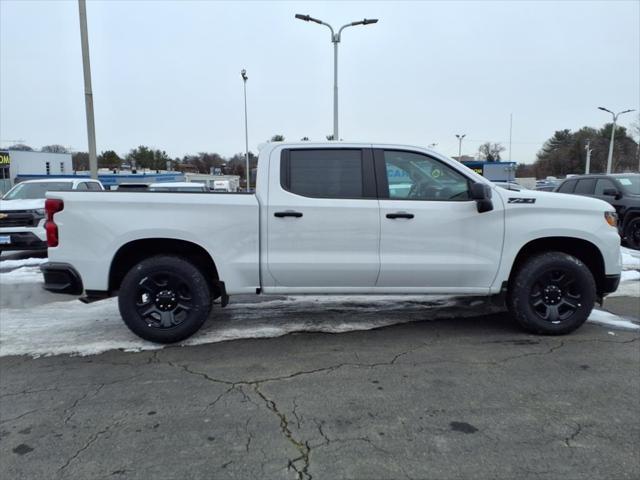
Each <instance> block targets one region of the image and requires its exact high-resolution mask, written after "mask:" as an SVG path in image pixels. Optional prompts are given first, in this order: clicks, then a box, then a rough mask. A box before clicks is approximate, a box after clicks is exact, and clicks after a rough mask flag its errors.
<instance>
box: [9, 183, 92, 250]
mask: <svg viewBox="0 0 640 480" xmlns="http://www.w3.org/2000/svg"><path fill="white" fill-rule="evenodd" d="M69 190H77V191H90V190H93V191H99V190H104V187H103V186H102V183H100V182H99V181H98V180H91V179H85V178H82V179H65V178H57V179H54V180H28V181H25V182H21V183H18V184H17V185H15V186H14V187H13V188H12V189H11V190H9V191H8V192H7V193H6V194H5V195H4V196H3V197H2V200H1V201H0V252H1V251H4V250H46V249H47V234H46V231H45V226H44V224H45V211H44V204H45V196H46V193H47V192H48V191H69Z"/></svg>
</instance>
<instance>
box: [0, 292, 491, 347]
mask: <svg viewBox="0 0 640 480" xmlns="http://www.w3.org/2000/svg"><path fill="white" fill-rule="evenodd" d="M457 301H458V300H454V299H453V298H451V297H442V296H440V297H424V296H422V297H419V296H416V297H399V296H389V297H387V296H384V297H382V296H379V297H378V296H376V297H374V296H369V297H367V296H361V297H337V298H336V297H300V298H295V297H290V298H286V299H277V300H272V301H266V302H260V303H238V304H231V305H229V306H228V307H227V308H225V309H220V307H219V306H214V308H215V309H216V312H215V317H214V318H213V319H210V320H208V321H207V322H206V323H205V325H204V327H203V328H202V329H201V330H200V331H199V332H198V333H197V334H196V335H194V336H193V337H191V338H190V339H188V340H187V341H185V342H184V344H183V345H200V344H205V343H216V342H222V341H225V340H236V339H246V338H267V337H278V336H282V335H286V334H288V333H293V332H327V333H342V332H350V331H357V330H370V329H373V328H379V327H384V326H388V325H394V324H401V323H406V322H412V321H418V320H435V319H439V318H454V317H458V318H459V317H465V316H466V317H469V316H475V315H481V314H484V313H490V312H491V311H494V310H492V309H495V307H490V306H488V304H487V303H486V302H484V301H481V302H477V301H472V302H470V303H469V302H467V304H466V305H464V306H459V305H458V304H457ZM159 348H162V345H157V344H154V343H150V342H146V341H144V340H142V339H140V338H138V337H137V336H136V335H134V334H133V333H131V332H130V331H129V330H128V329H127V327H126V326H125V325H124V324H123V322H122V320H121V318H120V314H119V312H118V307H117V300H116V299H115V298H112V299H108V300H104V301H100V302H96V303H92V304H88V305H85V304H83V303H81V302H78V301H69V302H56V303H51V304H48V305H44V306H38V307H35V308H30V309H3V310H2V312H1V319H0V356H7V355H32V356H41V355H58V354H77V355H93V354H98V353H101V352H105V351H107V350H113V349H123V350H126V351H141V350H154V349H159Z"/></svg>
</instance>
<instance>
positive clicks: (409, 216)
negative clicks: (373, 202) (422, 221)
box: [387, 212, 413, 219]
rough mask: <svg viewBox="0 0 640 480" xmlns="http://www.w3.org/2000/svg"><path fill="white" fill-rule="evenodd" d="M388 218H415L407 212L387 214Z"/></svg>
mask: <svg viewBox="0 0 640 480" xmlns="http://www.w3.org/2000/svg"><path fill="white" fill-rule="evenodd" d="M387 218H391V219H396V218H409V219H411V218H413V213H407V212H396V213H387Z"/></svg>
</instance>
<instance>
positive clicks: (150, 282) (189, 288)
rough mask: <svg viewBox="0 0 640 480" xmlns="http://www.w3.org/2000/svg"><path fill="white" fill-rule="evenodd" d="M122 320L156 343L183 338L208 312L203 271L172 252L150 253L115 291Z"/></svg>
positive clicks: (130, 327) (197, 326)
mask: <svg viewBox="0 0 640 480" xmlns="http://www.w3.org/2000/svg"><path fill="white" fill-rule="evenodd" d="M118 307H119V308H120V315H122V319H123V320H124V323H125V324H126V325H127V327H129V329H130V330H131V331H132V332H133V333H135V334H136V335H138V336H140V337H142V338H144V339H145V340H149V341H152V342H157V343H173V342H179V341H181V340H184V339H186V338H188V337H190V336H191V335H193V334H194V333H195V332H197V331H198V330H199V329H200V327H201V326H202V324H203V323H204V322H205V320H206V319H207V317H208V316H209V312H210V310H211V292H210V289H209V285H208V283H207V280H206V278H205V277H204V275H203V274H202V272H201V271H200V270H199V269H198V268H197V267H196V266H194V265H193V264H192V263H190V262H189V261H187V260H185V259H183V258H180V257H174V256H164V255H162V256H156V257H150V258H147V259H145V260H143V261H142V262H140V263H138V264H137V265H135V266H134V267H133V268H132V269H131V270H130V271H129V272H128V273H127V274H126V275H125V277H124V279H123V281H122V284H121V286H120V292H119V294H118Z"/></svg>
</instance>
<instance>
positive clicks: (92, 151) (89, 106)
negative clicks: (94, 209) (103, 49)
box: [78, 0, 98, 179]
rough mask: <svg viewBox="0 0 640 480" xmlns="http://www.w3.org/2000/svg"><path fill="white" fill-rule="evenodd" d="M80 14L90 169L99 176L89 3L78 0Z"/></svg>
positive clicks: (92, 175)
mask: <svg viewBox="0 0 640 480" xmlns="http://www.w3.org/2000/svg"><path fill="white" fill-rule="evenodd" d="M78 10H79V14H80V45H81V47H82V70H83V73H84V104H85V110H86V115H87V137H88V144H89V145H88V146H89V170H90V171H91V178H95V179H97V178H98V157H97V155H96V125H95V121H94V117H93V92H92V90H91V64H90V62H89V34H88V33H87V4H86V1H85V0H78Z"/></svg>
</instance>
